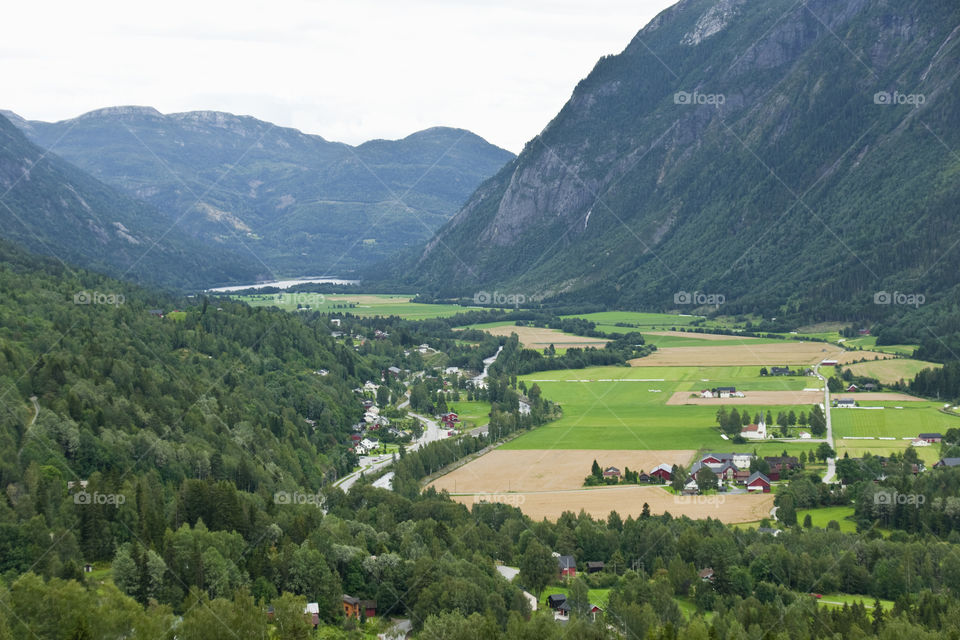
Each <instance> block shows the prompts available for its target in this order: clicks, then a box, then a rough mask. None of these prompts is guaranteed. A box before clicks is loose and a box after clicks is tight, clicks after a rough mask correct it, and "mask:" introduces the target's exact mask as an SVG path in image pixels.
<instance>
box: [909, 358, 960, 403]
mask: <svg viewBox="0 0 960 640" xmlns="http://www.w3.org/2000/svg"><path fill="white" fill-rule="evenodd" d="M907 389H908V390H909V391H910V393H913V394H916V395H918V396H924V397H927V398H937V399H940V400H944V401H948V400H957V399H960V361H957V360H953V361H951V362H947V363H946V364H944V365H943V367H941V368H939V369H933V368H931V369H924V370H923V371H920V372H918V373H917V375H915V376H914V377H913V380H911V381H910V382H909V384H908V385H907Z"/></svg>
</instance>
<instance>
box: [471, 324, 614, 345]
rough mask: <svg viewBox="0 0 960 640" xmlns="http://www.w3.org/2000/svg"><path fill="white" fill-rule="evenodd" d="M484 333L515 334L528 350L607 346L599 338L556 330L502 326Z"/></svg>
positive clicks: (491, 328)
mask: <svg viewBox="0 0 960 640" xmlns="http://www.w3.org/2000/svg"><path fill="white" fill-rule="evenodd" d="M484 331H486V332H487V333H489V334H491V335H495V336H509V335H510V334H511V333H515V334H517V337H518V338H520V344H522V345H523V346H525V347H527V348H529V349H545V348H546V347H549V346H550V345H551V344H552V345H553V346H555V347H558V348H564V349H569V348H571V347H597V348H600V347H603V346H605V345H606V344H607V341H606V340H603V339H601V338H585V337H583V336H573V335H570V334H568V333H563V332H562V331H558V330H556V329H546V328H541V327H517V326H514V325H504V326H501V327H490V328H489V329H484Z"/></svg>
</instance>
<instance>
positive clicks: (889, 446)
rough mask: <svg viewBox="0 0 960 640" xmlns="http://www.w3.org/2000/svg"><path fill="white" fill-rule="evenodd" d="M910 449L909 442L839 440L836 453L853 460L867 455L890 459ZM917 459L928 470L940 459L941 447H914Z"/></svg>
mask: <svg viewBox="0 0 960 640" xmlns="http://www.w3.org/2000/svg"><path fill="white" fill-rule="evenodd" d="M909 447H910V441H909V440H901V441H900V442H892V441H890V440H879V441H878V440H837V441H836V447H835V448H836V451H837V455H838V456H839V457H841V458H842V457H843V456H844V455H848V456H850V457H851V458H862V457H863V456H865V455H866V454H867V453H870V454H872V455H875V456H883V457H885V458H889V457H890V455H891V454H894V453H896V454H903V452H904V451H906V450H907V449H908V448H909ZM914 450H915V451H916V452H917V457H919V458H920V460H922V461H923V463H924V464H925V465H926V466H927V468H928V469H930V468H932V467H933V465H934V464H935V463H936V462H937V460H939V459H940V447H939V446H938V445H932V446H929V447H914Z"/></svg>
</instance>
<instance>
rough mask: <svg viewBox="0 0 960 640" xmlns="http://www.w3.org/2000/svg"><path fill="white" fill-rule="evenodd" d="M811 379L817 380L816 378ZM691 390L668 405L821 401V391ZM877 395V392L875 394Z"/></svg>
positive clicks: (671, 397) (812, 402)
mask: <svg viewBox="0 0 960 640" xmlns="http://www.w3.org/2000/svg"><path fill="white" fill-rule="evenodd" d="M812 380H813V381H817V382H819V381H818V380H817V379H816V378H813V379H812ZM691 393H695V392H691V391H677V392H676V393H674V394H673V395H672V396H670V399H669V400H667V404H668V405H680V404H696V405H716V406H718V407H719V406H721V405H745V404H748V405H777V404H819V403H822V402H823V391H744V392H743V393H744V394H745V396H746V397H744V398H691V397H690V394H691ZM877 395H879V394H877Z"/></svg>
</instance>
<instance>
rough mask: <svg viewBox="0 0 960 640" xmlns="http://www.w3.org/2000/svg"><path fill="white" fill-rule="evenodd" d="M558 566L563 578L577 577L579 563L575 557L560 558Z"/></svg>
mask: <svg viewBox="0 0 960 640" xmlns="http://www.w3.org/2000/svg"><path fill="white" fill-rule="evenodd" d="M557 565H558V566H559V568H560V577H561V578H576V577H577V561H576V560H574V558H573V556H560V557H559V558H557Z"/></svg>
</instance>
